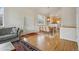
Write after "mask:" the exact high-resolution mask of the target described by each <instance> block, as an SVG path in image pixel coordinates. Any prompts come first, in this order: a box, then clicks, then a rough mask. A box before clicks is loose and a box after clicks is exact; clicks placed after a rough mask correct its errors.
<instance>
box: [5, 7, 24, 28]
mask: <svg viewBox="0 0 79 59" xmlns="http://www.w3.org/2000/svg"><path fill="white" fill-rule="evenodd" d="M23 22H24V19H23V16H22V14H21V13H20V12H18V10H17V9H16V8H11V7H10V8H9V7H8V8H5V9H4V26H5V27H19V28H23Z"/></svg>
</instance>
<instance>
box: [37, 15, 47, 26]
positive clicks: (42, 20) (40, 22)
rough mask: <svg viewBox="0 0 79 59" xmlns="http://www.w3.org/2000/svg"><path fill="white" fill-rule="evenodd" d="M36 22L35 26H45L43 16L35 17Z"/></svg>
mask: <svg viewBox="0 0 79 59" xmlns="http://www.w3.org/2000/svg"><path fill="white" fill-rule="evenodd" d="M36 22H37V25H45V24H46V22H45V18H44V16H41V15H38V16H37V21H36Z"/></svg>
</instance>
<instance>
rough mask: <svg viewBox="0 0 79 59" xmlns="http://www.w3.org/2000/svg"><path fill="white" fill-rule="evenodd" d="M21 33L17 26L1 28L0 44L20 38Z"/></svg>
mask: <svg viewBox="0 0 79 59" xmlns="http://www.w3.org/2000/svg"><path fill="white" fill-rule="evenodd" d="M19 34H20V29H19V28H16V27H10V28H2V29H0V44H1V43H4V42H8V41H11V42H13V41H16V40H19V38H18V35H19Z"/></svg>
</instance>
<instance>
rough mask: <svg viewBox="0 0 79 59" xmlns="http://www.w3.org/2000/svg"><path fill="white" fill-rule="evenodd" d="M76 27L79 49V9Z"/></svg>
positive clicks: (78, 10) (78, 9) (77, 10)
mask: <svg viewBox="0 0 79 59" xmlns="http://www.w3.org/2000/svg"><path fill="white" fill-rule="evenodd" d="M76 17H77V18H76V26H77V29H76V31H77V42H78V49H79V8H77V9H76Z"/></svg>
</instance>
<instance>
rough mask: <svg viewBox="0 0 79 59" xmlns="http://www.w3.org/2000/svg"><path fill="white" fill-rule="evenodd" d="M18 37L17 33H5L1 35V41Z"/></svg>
mask: <svg viewBox="0 0 79 59" xmlns="http://www.w3.org/2000/svg"><path fill="white" fill-rule="evenodd" d="M15 37H17V34H7V35H3V36H0V41H1V40H6V39H12V38H15Z"/></svg>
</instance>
